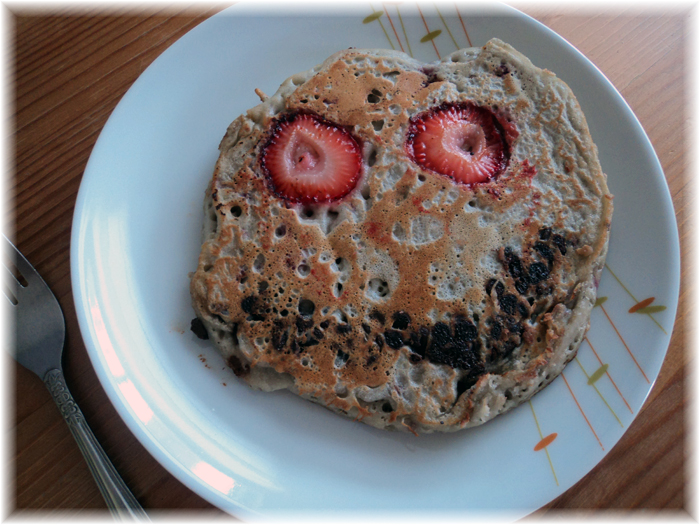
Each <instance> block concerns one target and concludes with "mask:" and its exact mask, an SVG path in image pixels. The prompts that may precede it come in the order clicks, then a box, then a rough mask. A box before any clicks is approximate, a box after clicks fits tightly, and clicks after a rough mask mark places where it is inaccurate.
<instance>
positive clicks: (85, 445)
mask: <svg viewBox="0 0 700 525" xmlns="http://www.w3.org/2000/svg"><path fill="white" fill-rule="evenodd" d="M44 384H45V385H46V387H47V388H48V389H49V392H51V395H52V396H53V399H54V401H55V402H56V404H57V405H58V408H59V410H60V411H61V414H62V415H63V419H64V420H65V421H66V423H67V424H68V428H70V431H71V433H72V434H73V437H74V438H75V440H76V441H77V443H78V447H79V448H80V452H82V453H83V457H84V458H85V461H87V464H88V467H89V469H90V472H91V473H92V476H93V477H94V478H95V481H96V482H97V486H98V488H99V489H100V492H101V493H102V496H103V497H104V499H105V501H106V502H107V507H108V508H109V510H110V512H112V515H113V516H114V517H115V518H118V519H121V520H124V521H150V520H149V518H148V515H147V514H146V512H145V511H144V510H143V508H142V507H141V505H139V502H138V501H137V500H136V498H135V497H134V495H133V494H132V493H131V491H130V490H129V488H128V487H127V486H126V484H125V483H124V481H123V480H122V478H121V477H120V476H119V473H118V472H117V470H116V469H115V468H114V465H112V463H111V462H110V461H109V458H108V457H107V454H105V451H104V450H103V449H102V447H101V446H100V444H99V443H98V441H97V438H95V435H94V434H93V433H92V430H90V427H89V426H88V424H87V422H86V421H85V417H84V416H83V413H82V411H81V410H80V408H79V407H78V405H77V403H76V402H75V400H74V399H73V396H72V395H71V393H70V392H69V391H68V387H67V386H66V379H65V377H63V372H61V370H59V369H53V370H49V371H48V372H47V373H46V375H45V376H44Z"/></svg>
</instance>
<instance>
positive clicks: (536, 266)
mask: <svg viewBox="0 0 700 525" xmlns="http://www.w3.org/2000/svg"><path fill="white" fill-rule="evenodd" d="M547 277H549V269H548V268H547V265H546V264H544V263H541V262H536V263H532V264H531V265H530V271H529V278H530V282H531V283H532V284H537V283H540V282H542V281H544V280H546V279H547Z"/></svg>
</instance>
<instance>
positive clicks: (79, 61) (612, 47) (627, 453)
mask: <svg viewBox="0 0 700 525" xmlns="http://www.w3.org/2000/svg"><path fill="white" fill-rule="evenodd" d="M220 8H221V7H220V6H213V5H212V6H211V7H208V8H206V9H204V8H202V7H198V8H189V9H185V8H182V9H180V10H179V11H174V10H172V9H169V10H164V11H160V12H158V11H154V10H143V11H133V10H132V11H130V12H129V13H125V12H113V13H105V12H104V9H102V10H100V9H99V8H93V9H92V10H89V9H83V10H82V11H81V12H80V13H76V12H66V11H63V12H61V11H52V12H46V11H44V12H40V13H39V12H22V11H18V10H17V8H15V11H14V12H13V13H12V22H13V26H14V35H13V40H14V42H13V43H14V49H13V50H12V62H11V66H12V68H13V77H14V85H13V88H14V108H13V112H12V114H11V116H12V117H13V121H14V122H13V124H14V129H13V131H14V134H13V144H12V153H13V160H14V174H13V176H12V177H11V178H10V179H9V180H8V181H7V189H8V192H7V194H6V197H5V207H6V210H7V213H6V215H5V217H4V230H5V231H8V232H9V231H13V225H14V226H15V233H14V239H15V241H16V244H17V245H18V247H19V248H20V250H22V251H23V252H24V253H25V255H26V256H27V258H28V259H29V260H30V261H31V262H32V263H33V264H34V266H35V267H36V268H37V269H38V270H39V272H40V273H41V274H42V275H43V277H44V279H45V280H46V281H47V283H48V284H49V285H50V286H51V288H52V289H53V291H54V293H55V294H56V296H57V298H58V299H59V302H60V303H61V307H62V308H63V311H64V313H65V316H66V325H67V341H66V350H65V371H66V376H67V380H68V383H69V385H70V386H71V390H72V392H73V394H74V397H75V398H76V400H77V402H78V403H79V405H80V406H81V408H82V409H83V411H84V413H85V417H86V419H87V421H88V423H89V424H90V426H91V427H92V429H93V430H94V432H95V435H96V436H97V438H98V439H99V441H100V442H101V443H102V444H103V446H104V448H105V450H106V452H107V454H108V455H109V456H110V458H111V459H112V461H113V462H114V464H115V466H116V467H117V469H118V470H119V472H120V473H121V474H122V476H123V477H124V479H125V481H126V483H127V484H128V485H129V486H130V487H131V488H132V490H133V492H134V494H135V495H136V497H137V498H138V499H139V501H140V502H141V503H142V504H143V505H144V507H145V508H146V509H148V510H149V511H158V510H160V511H162V512H172V511H175V510H177V511H178V512H182V511H183V510H190V511H192V512H197V513H198V514H201V513H202V512H211V513H212V514H214V515H218V514H220V512H219V511H218V510H216V509H214V508H213V507H212V506H211V505H210V504H209V503H207V502H206V501H204V500H202V499H201V498H200V497H198V496H197V495H195V494H194V493H192V492H191V491H189V490H188V489H187V488H186V487H185V486H183V485H182V484H181V483H180V482H179V481H178V480H176V479H175V478H174V477H173V476H171V475H170V474H169V473H168V472H167V471H166V470H165V469H164V468H163V467H161V466H160V465H159V464H158V463H157V462H156V461H155V460H154V459H153V458H152V457H151V456H150V455H149V454H148V453H147V452H146V450H145V449H144V448H143V446H142V445H141V444H140V443H139V442H138V441H137V440H136V438H135V437H134V436H133V435H132V434H131V433H130V432H129V430H128V429H127V427H126V426H125V424H124V423H123V422H122V421H121V419H120V418H119V416H118V415H117V413H116V411H115V410H114V408H113V407H112V405H111V404H110V402H109V401H108V399H107V397H106V394H105V392H104V391H103V390H102V388H101V386H100V384H99V382H98V380H97V377H96V375H95V372H94V370H93V369H92V366H91V364H90V361H89V359H88V356H87V354H86V351H85V347H84V345H83V342H82V339H81V336H80V332H79V329H78V324H77V320H76V314H75V309H74V306H73V298H72V295H71V282H70V261H69V247H70V228H71V220H72V213H73V208H74V204H75V199H76V195H77V191H78V187H79V185H80V180H81V177H82V173H83V170H84V168H85V165H86V163H87V160H88V157H89V155H90V151H91V149H92V147H93V145H94V143H95V140H96V139H97V136H98V134H99V132H100V130H101V129H102V127H103V126H104V124H105V122H106V120H107V118H108V117H109V115H110V113H111V111H112V110H113V109H114V107H115V105H116V104H117V102H118V101H119V99H120V98H121V97H122V95H123V94H124V93H125V92H126V90H127V89H128V88H129V87H130V86H131V84H132V83H133V82H134V81H135V80H136V78H137V77H138V76H139V74H140V73H141V72H143V70H144V69H145V68H146V67H147V66H148V65H149V64H150V63H151V62H152V61H153V60H154V59H155V58H156V57H157V56H158V55H159V54H160V53H162V52H163V51H164V50H165V49H166V48H167V47H168V46H169V45H171V44H172V43H173V42H175V41H176V40H177V39H178V38H179V37H181V36H182V35H183V34H184V33H186V32H187V31H188V30H189V29H191V28H193V27H194V26H196V25H197V24H199V23H201V22H202V21H203V20H204V19H206V18H207V17H209V16H211V14H213V13H214V12H216V11H218V10H220ZM523 10H524V11H526V12H527V13H529V14H531V15H532V16H534V17H535V18H537V19H538V20H540V21H542V22H543V23H544V24H545V25H547V26H549V27H550V28H552V29H554V30H555V31H556V32H558V33H559V34H561V35H562V36H564V38H566V39H567V40H569V41H570V42H571V43H572V44H573V45H574V46H576V47H578V48H579V49H580V50H581V51H582V52H583V53H584V54H585V55H586V56H588V57H589V58H590V59H591V60H592V61H593V62H594V63H595V64H596V65H597V66H598V67H599V68H600V69H601V70H602V71H603V73H605V74H606V75H607V77H608V78H609V79H610V80H611V81H612V83H613V84H614V85H615V86H616V87H617V88H618V90H619V91H620V92H621V93H622V95H623V96H624V97H625V99H626V100H627V101H628V103H629V104H630V106H631V107H632V108H633V110H634V111H635V113H636V114H637V116H638V118H639V120H640V122H641V123H642V125H643V127H644V129H645V130H646V132H647V133H648V135H649V137H650V139H651V141H652V144H653V145H654V148H655V149H656V152H657V155H658V156H659V159H660V161H661V164H662V166H663V169H664V172H665V174H666V178H667V181H668V184H669V188H670V190H671V195H672V198H673V204H674V208H675V211H676V218H677V221H678V225H679V233H680V239H681V250H682V277H681V296H680V304H679V310H678V316H677V320H676V324H675V329H674V332H673V337H672V340H671V345H670V348H669V351H668V356H667V358H666V361H665V362H664V365H663V368H662V370H661V373H660V375H659V378H658V379H657V381H656V384H655V385H654V388H653V390H652V392H651V394H650V396H649V398H648V400H647V402H646V404H645V405H644V408H643V410H642V411H641V413H640V414H639V416H638V417H637V418H636V419H635V421H634V422H633V423H632V425H631V426H630V428H629V429H628V430H627V432H626V433H625V435H624V436H623V438H622V439H621V440H620V442H619V443H618V444H617V445H616V446H615V447H614V448H613V449H612V450H611V451H610V452H609V454H608V455H607V456H606V458H605V459H604V460H603V461H602V462H601V463H600V464H599V465H598V466H596V467H595V468H594V469H593V471H592V472H590V473H589V474H588V475H587V476H585V477H584V478H583V479H582V480H581V481H580V482H579V483H577V484H576V485H575V486H574V487H572V488H571V489H570V490H568V491H567V492H565V493H564V494H563V495H562V496H560V497H559V498H557V499H556V500H555V501H553V502H551V503H550V504H548V505H547V506H545V507H544V508H543V509H541V510H540V511H538V512H537V513H535V514H534V515H533V516H532V517H536V518H541V517H543V516H552V515H556V513H558V512H561V511H564V510H577V511H585V512H593V511H596V510H600V509H649V510H657V511H660V510H674V511H678V512H684V509H686V508H687V506H688V500H687V498H686V495H685V490H686V487H687V482H686V464H687V461H686V460H687V458H686V417H685V411H686V408H687V401H686V399H687V393H686V390H685V384H686V376H687V373H688V360H689V357H688V352H687V351H686V341H685V335H686V333H685V328H684V324H685V319H686V312H687V308H688V305H689V289H690V288H689V279H688V275H689V273H688V272H689V271H688V253H689V250H690V248H691V239H690V238H689V222H690V219H691V217H692V210H693V204H694V203H693V202H692V201H691V199H690V194H689V189H688V185H689V178H688V176H687V175H686V171H687V164H688V161H687V156H686V148H685V143H686V140H687V137H688V120H687V117H686V110H685V107H686V98H685V96H686V95H685V93H686V78H687V74H686V64H687V57H686V50H685V48H686V44H687V37H688V31H689V29H688V28H689V13H688V12H684V11H674V12H658V13H649V12H644V13H635V12H634V11H633V10H632V11H630V10H627V11H623V10H619V11H620V12H616V13H605V14H598V15H591V11H590V10H588V11H575V10H566V11H561V10H554V9H552V8H545V7H537V8H532V9H527V8H523ZM13 372H14V395H15V399H14V422H13V427H12V429H11V430H12V434H13V435H14V447H13V450H12V459H13V461H14V474H13V475H12V476H11V479H13V480H14V484H13V487H12V494H11V500H12V502H13V503H14V507H15V509H16V512H24V513H26V512H29V513H33V512H38V511H41V512H44V511H57V510H81V509H86V510H92V511H99V512H102V511H103V510H104V509H105V505H104V502H103V500H102V497H101V496H100V494H99V492H98V490H97V488H96V486H95V484H94V482H93V480H92V478H91V476H90V474H89V471H88V469H87V467H86V465H85V463H84V461H83V459H82V456H81V455H80V452H79V451H78V448H77V446H76V445H75V443H74V441H73V439H72V437H71V435H70V433H69V431H68V428H67V427H66V425H65V424H64V423H63V421H62V420H61V417H60V415H59V413H58V411H57V410H56V407H55V405H54V403H53V401H52V399H51V398H50V396H49V394H48V392H47V391H46V389H45V387H44V385H43V383H42V382H41V381H40V380H39V379H38V378H36V377H34V376H33V375H32V374H31V373H29V372H28V371H26V370H25V369H23V368H22V367H20V366H13Z"/></svg>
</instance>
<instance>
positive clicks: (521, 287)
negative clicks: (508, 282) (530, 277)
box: [515, 280, 530, 295]
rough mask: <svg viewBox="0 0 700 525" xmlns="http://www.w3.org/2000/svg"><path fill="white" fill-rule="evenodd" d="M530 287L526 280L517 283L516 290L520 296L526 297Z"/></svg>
mask: <svg viewBox="0 0 700 525" xmlns="http://www.w3.org/2000/svg"><path fill="white" fill-rule="evenodd" d="M529 287H530V283H528V282H527V281H525V280H521V281H515V289H516V290H517V291H518V293H519V294H521V295H524V294H525V293H527V289H528V288H529Z"/></svg>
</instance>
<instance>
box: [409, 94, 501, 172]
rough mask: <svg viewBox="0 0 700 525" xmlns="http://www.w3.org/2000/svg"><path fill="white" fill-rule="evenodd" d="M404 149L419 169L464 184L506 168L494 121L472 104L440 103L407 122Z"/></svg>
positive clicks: (486, 111)
mask: <svg viewBox="0 0 700 525" xmlns="http://www.w3.org/2000/svg"><path fill="white" fill-rule="evenodd" d="M406 149H407V151H408V154H409V156H410V157H411V158H412V159H413V160H414V161H415V162H416V163H417V164H420V165H421V166H422V167H423V168H425V169H427V170H430V171H434V172H437V173H442V174H443V175H447V176H448V177H451V178H452V179H454V180H456V181H458V182H463V183H465V184H474V183H477V182H484V181H487V180H490V179H492V178H494V177H496V176H497V175H499V174H500V173H501V172H503V171H504V170H505V168H506V164H507V163H508V159H507V154H506V144H505V142H504V140H503V134H502V133H501V130H500V128H499V126H498V125H497V122H496V118H495V117H494V116H493V114H492V113H491V112H490V111H488V110H487V109H484V108H480V107H478V106H475V105H473V104H469V103H462V104H443V105H441V106H439V107H437V108H434V109H431V110H430V111H426V112H425V113H421V114H420V115H418V116H416V117H414V118H413V119H411V123H410V125H409V128H408V139H407V142H406Z"/></svg>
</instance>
